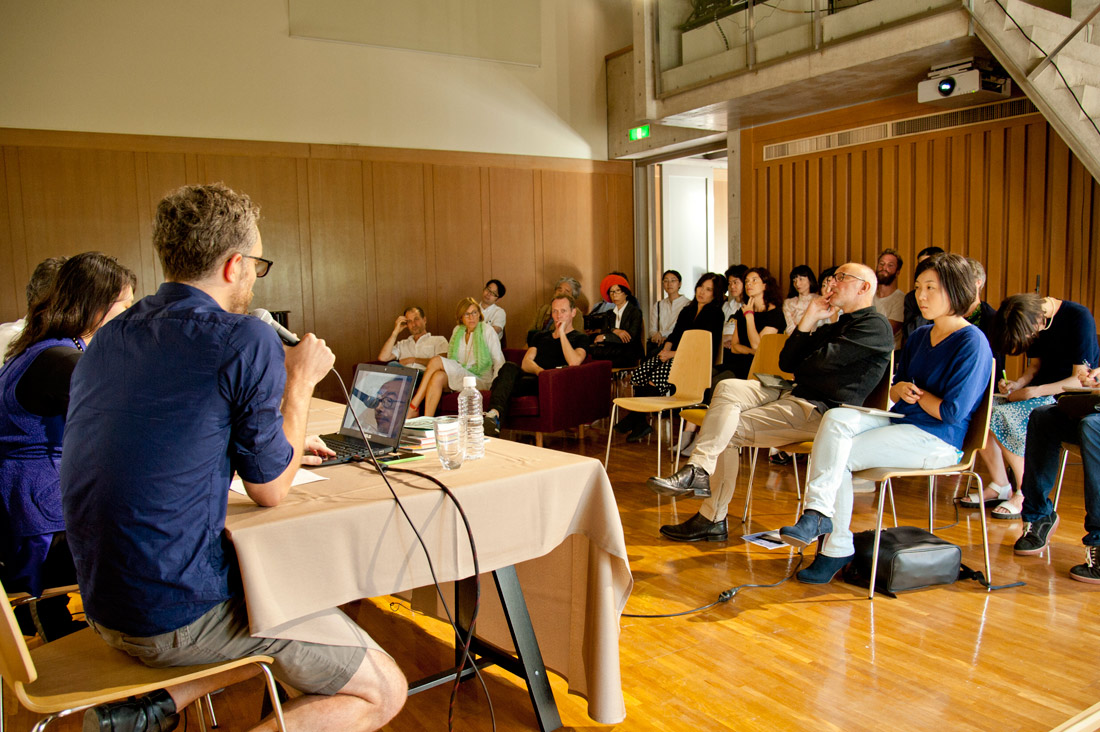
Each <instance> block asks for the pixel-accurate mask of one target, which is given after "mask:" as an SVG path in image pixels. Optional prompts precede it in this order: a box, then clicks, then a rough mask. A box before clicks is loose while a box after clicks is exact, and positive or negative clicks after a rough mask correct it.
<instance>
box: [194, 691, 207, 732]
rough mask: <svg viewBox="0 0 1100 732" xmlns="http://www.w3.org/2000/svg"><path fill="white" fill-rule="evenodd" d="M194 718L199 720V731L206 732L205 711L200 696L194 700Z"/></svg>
mask: <svg viewBox="0 0 1100 732" xmlns="http://www.w3.org/2000/svg"><path fill="white" fill-rule="evenodd" d="M195 718H196V719H197V720H199V732H206V712H204V711H203V708H202V697H201V696H200V697H199V698H198V699H196V700H195Z"/></svg>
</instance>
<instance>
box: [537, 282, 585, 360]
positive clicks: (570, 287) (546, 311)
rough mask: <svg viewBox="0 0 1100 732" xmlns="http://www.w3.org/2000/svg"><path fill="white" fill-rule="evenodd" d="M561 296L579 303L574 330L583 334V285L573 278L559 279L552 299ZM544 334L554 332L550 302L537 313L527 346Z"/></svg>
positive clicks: (574, 319)
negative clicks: (533, 339) (581, 300)
mask: <svg viewBox="0 0 1100 732" xmlns="http://www.w3.org/2000/svg"><path fill="white" fill-rule="evenodd" d="M561 295H569V296H570V297H572V298H573V302H574V303H577V315H576V317H574V318H573V330H578V331H582V332H583V331H584V313H583V312H581V307H580V298H581V283H580V282H577V280H576V279H574V278H573V277H560V278H558V281H557V282H555V283H554V294H553V295H551V296H550V299H551V300H553V299H554V298H555V297H559V296H561ZM542 332H546V333H553V332H554V318H553V317H551V315H550V303H549V302H547V303H546V304H545V305H543V306H542V307H540V308H539V309H538V312H537V313H535V319H534V320H532V321H531V327H530V328H528V329H527V345H528V346H530V345H531V343H532V338H533V337H534V336H535V335H537V334H539V333H542Z"/></svg>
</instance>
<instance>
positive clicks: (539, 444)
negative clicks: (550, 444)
mask: <svg viewBox="0 0 1100 732" xmlns="http://www.w3.org/2000/svg"><path fill="white" fill-rule="evenodd" d="M535 447H542V433H541V432H536V433H535Z"/></svg>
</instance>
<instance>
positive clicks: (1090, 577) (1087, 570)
mask: <svg viewBox="0 0 1100 732" xmlns="http://www.w3.org/2000/svg"><path fill="white" fill-rule="evenodd" d="M1069 578H1070V579H1075V580H1077V581H1078V582H1088V583H1090V584H1094V585H1100V546H1087V547H1085V563H1084V564H1078V565H1077V566H1076V567H1074V568H1072V569H1071V570H1070V571H1069Z"/></svg>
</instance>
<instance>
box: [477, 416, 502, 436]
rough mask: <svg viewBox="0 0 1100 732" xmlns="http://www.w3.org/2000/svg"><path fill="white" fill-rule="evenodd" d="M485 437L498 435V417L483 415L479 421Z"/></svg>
mask: <svg viewBox="0 0 1100 732" xmlns="http://www.w3.org/2000/svg"><path fill="white" fill-rule="evenodd" d="M481 426H482V429H483V430H485V436H486V437H500V418H499V417H490V416H489V415H485V418H484V419H483V420H482V423H481Z"/></svg>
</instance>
